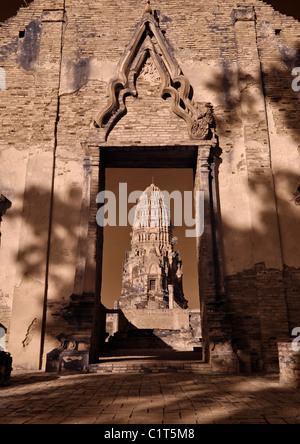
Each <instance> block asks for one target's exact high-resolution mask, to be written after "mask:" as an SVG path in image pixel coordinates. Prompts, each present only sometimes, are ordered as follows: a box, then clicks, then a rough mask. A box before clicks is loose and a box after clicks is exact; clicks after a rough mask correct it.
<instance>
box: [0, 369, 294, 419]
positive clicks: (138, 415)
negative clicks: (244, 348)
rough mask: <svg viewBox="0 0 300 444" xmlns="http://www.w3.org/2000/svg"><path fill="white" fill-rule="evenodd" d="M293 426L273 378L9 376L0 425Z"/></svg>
mask: <svg viewBox="0 0 300 444" xmlns="http://www.w3.org/2000/svg"><path fill="white" fill-rule="evenodd" d="M212 423H215V424H224V423H225V424H226V423H228V424H230V423H232V424H239V423H243V424H245V423H251V424H253V423H257V424H287V423H288V424H300V390H294V389H293V390H289V389H286V388H283V387H281V386H280V385H279V383H278V376H277V375H268V376H266V375H263V376H253V375H250V376H236V375H229V376H228V375H226V376H220V375H217V376H216V375H195V374H188V373H185V374H179V373H170V374H149V375H148V374H146V375H145V374H144V375H130V374H127V375H126V374H123V375H121V374H119V375H111V374H110V375H103V374H86V375H56V374H45V373H32V374H29V373H26V374H14V375H13V376H12V385H11V386H10V387H6V388H2V389H0V424H212Z"/></svg>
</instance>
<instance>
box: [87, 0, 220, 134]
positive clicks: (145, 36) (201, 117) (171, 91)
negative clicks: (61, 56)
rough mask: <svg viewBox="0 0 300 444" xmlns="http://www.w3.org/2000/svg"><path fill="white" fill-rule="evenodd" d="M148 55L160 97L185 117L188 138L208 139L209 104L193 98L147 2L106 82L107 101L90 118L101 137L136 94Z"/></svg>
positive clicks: (211, 123) (210, 127)
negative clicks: (114, 74) (99, 110)
mask: <svg viewBox="0 0 300 444" xmlns="http://www.w3.org/2000/svg"><path fill="white" fill-rule="evenodd" d="M148 57H151V58H152V59H153V62H154V64H155V66H156V68H157V70H158V72H159V75H160V79H161V85H160V93H161V97H162V98H163V99H166V98H168V97H170V98H171V109H172V111H173V112H174V113H175V114H176V115H177V116H179V117H180V118H182V119H184V120H185V122H186V124H187V129H188V132H189V136H190V138H191V139H192V140H207V139H211V138H212V136H213V134H214V128H215V119H214V113H213V107H212V105H211V104H205V105H204V104H200V103H197V102H195V101H194V100H193V98H192V96H193V92H192V88H191V85H190V82H189V80H188V78H187V77H186V76H184V75H183V73H182V70H181V68H180V66H179V64H178V63H177V61H176V60H175V58H174V56H173V54H172V50H171V48H170V46H169V44H168V42H167V40H166V39H165V37H164V35H163V33H162V31H161V29H160V28H159V23H158V21H157V18H156V15H155V14H152V9H151V6H150V2H149V3H148V5H147V8H146V11H145V13H144V15H143V18H142V19H141V21H140V23H139V25H138V27H137V29H136V31H135V33H134V35H133V37H132V39H131V41H130V43H129V45H128V46H127V47H126V50H125V52H124V54H123V56H122V58H121V60H120V62H119V64H118V69H117V76H116V77H115V78H113V79H112V80H111V81H110V82H109V88H108V95H109V101H108V104H107V106H106V107H105V108H104V109H103V110H102V111H101V112H100V114H99V115H98V117H97V118H96V119H95V121H94V126H95V127H96V128H98V129H99V132H102V137H103V138H104V139H105V140H107V137H108V135H109V133H110V132H111V130H112V129H113V128H114V126H115V125H116V123H117V122H118V121H119V119H121V118H122V117H123V116H124V115H125V114H126V112H127V108H126V98H127V97H128V96H132V97H137V91H136V87H135V81H136V78H137V77H138V75H139V73H140V70H141V68H142V66H143V64H144V63H145V61H146V59H147V58H148Z"/></svg>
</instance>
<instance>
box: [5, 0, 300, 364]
mask: <svg viewBox="0 0 300 444" xmlns="http://www.w3.org/2000/svg"><path fill="white" fill-rule="evenodd" d="M145 4H146V2H141V1H137V0H120V1H118V2H115V1H114V0H105V1H104V0H35V1H34V2H33V3H32V4H31V5H30V6H29V7H27V8H23V9H21V10H20V11H19V12H18V14H17V16H16V17H14V18H12V19H10V20H9V21H7V22H6V23H3V24H2V26H1V27H0V67H2V68H4V70H5V74H6V90H5V91H0V111H1V127H0V162H1V163H0V165H1V172H0V193H2V194H3V195H4V196H5V197H6V198H7V199H9V200H10V201H11V202H12V208H10V209H9V210H8V211H7V213H6V214H5V216H4V217H3V222H2V225H1V232H2V239H1V247H0V263H1V269H0V324H2V325H3V326H4V327H5V328H6V329H7V330H8V333H9V335H8V339H9V341H8V347H7V348H8V351H10V352H11V353H12V355H13V358H14V363H15V366H16V367H18V366H19V367H23V368H32V369H36V368H39V366H40V365H42V364H44V363H45V357H46V354H47V353H49V352H50V351H51V350H52V349H55V348H56V347H57V346H58V341H57V339H56V338H57V336H59V335H61V334H64V335H76V334H77V335H83V336H85V337H91V336H93V340H92V342H93V344H94V346H93V347H96V349H97V347H98V348H99V344H98V342H99V341H98V339H95V336H97V335H98V334H100V333H101V329H102V330H103V326H100V327H99V322H100V323H101V319H103V316H102V314H103V311H102V310H101V304H100V296H99V295H98V294H97V291H98V290H97V289H99V288H100V287H101V277H99V276H100V274H101V273H100V271H99V270H101V263H102V249H101V243H102V232H101V230H99V229H97V225H96V221H95V215H96V211H97V206H96V200H95V199H96V195H97V193H98V191H99V190H100V189H102V188H103V187H104V186H105V174H104V168H105V165H104V163H105V162H104V161H103V154H102V153H103V152H104V151H103V150H102V148H108V147H123V146H127V147H134V148H135V149H136V148H139V147H151V146H153V145H155V146H156V147H161V148H162V149H163V148H164V147H170V148H172V147H178V146H179V147H187V148H188V149H198V146H202V145H201V143H202V144H203V143H204V142H203V141H202V142H201V143H200V144H199V141H195V140H191V139H190V137H189V133H188V131H187V125H186V122H185V121H184V120H183V119H180V118H179V117H178V115H176V114H175V113H174V112H173V110H172V107H171V104H170V98H169V99H167V100H163V98H162V97H161V94H160V83H161V79H160V75H159V73H158V71H157V68H156V67H155V64H154V63H153V60H152V59H151V58H149V59H148V60H147V61H146V63H145V64H144V66H143V68H142V69H141V72H140V74H139V76H138V78H137V81H136V89H137V92H138V96H137V97H132V96H129V97H127V98H126V107H127V114H126V115H125V116H124V117H122V118H121V119H120V120H119V121H118V122H117V123H116V125H115V126H114V127H113V128H112V130H111V132H110V133H109V135H108V137H107V138H106V139H105V138H104V139H103V138H102V136H101V137H100V136H99V134H100V129H97V128H95V126H94V121H95V119H97V116H98V115H99V113H100V112H101V111H102V110H103V109H104V108H105V107H106V106H107V103H108V98H109V97H108V85H109V82H110V80H111V79H112V78H114V77H115V76H116V72H117V65H118V62H119V61H120V59H121V57H122V54H123V53H124V50H125V48H126V46H127V45H128V44H129V42H130V40H131V38H132V36H133V35H134V33H135V31H136V30H137V28H138V24H139V23H140V20H141V18H142V17H143V14H144V10H145ZM152 9H153V11H154V10H156V16H157V19H158V22H159V27H160V30H161V31H162V32H163V35H164V37H165V39H166V41H167V44H168V48H169V51H170V54H171V55H172V57H174V59H176V60H177V62H178V64H179V65H180V67H181V69H182V72H183V74H184V76H185V77H186V78H187V79H188V80H189V82H190V83H191V85H192V87H193V94H194V97H193V99H194V100H195V101H196V102H200V103H201V104H203V105H204V104H206V103H211V104H212V105H213V108H214V115H215V120H216V135H217V139H214V146H215V145H216V140H217V150H218V151H219V152H220V156H219V159H218V162H217V164H218V168H217V169H216V171H215V173H214V177H215V179H217V185H218V186H217V192H216V196H215V197H217V202H218V205H215V207H214V208H215V209H217V213H218V216H219V218H220V227H219V228H220V230H219V231H218V234H217V235H216V233H214V230H216V226H215V225H214V224H213V228H212V232H213V236H215V237H214V255H213V256H209V254H208V253H207V249H206V247H207V242H208V243H209V242H210V240H211V239H210V237H209V236H208V238H206V237H205V236H204V238H203V242H202V247H201V246H200V247H199V252H202V253H203V254H207V256H206V262H205V264H206V265H207V267H210V266H211V267H213V265H212V264H213V262H215V266H216V263H218V267H219V268H218V267H217V269H218V273H217V272H216V270H215V271H214V272H213V271H212V272H211V273H210V274H209V273H208V271H207V270H206V271H205V264H204V263H202V265H201V264H200V266H199V270H200V272H204V273H206V272H207V273H208V274H209V276H207V278H203V279H202V276H201V273H200V276H199V281H200V288H201V285H204V284H203V282H204V283H205V285H206V287H205V288H204V289H202V295H205V296H204V297H205V300H203V298H202V300H201V307H202V309H203V314H204V324H205V325H203V331H204V334H205V335H206V338H207V348H208V349H210V345H212V344H213V339H214V338H215V337H216V336H217V337H218V338H220V337H221V336H222V335H223V336H222V338H223V339H224V334H225V335H227V339H228V341H229V342H230V343H231V344H232V347H233V351H234V352H235V353H236V354H237V355H238V356H240V360H241V365H242V367H243V366H244V367H246V366H248V367H249V365H250V366H251V367H252V369H253V370H255V369H259V368H264V369H266V370H267V369H272V368H274V367H276V366H277V365H278V356H277V342H284V341H285V340H286V339H287V338H289V336H290V333H291V331H292V329H293V328H295V327H298V326H300V294H299V291H300V290H299V289H300V282H299V280H300V255H299V248H298V243H299V242H298V238H299V211H300V207H299V205H296V202H295V193H297V188H298V187H299V185H300V173H299V146H300V126H299V119H300V101H299V97H300V96H299V92H296V91H293V89H292V86H291V85H292V81H293V79H294V77H293V76H292V70H293V68H294V67H296V66H300V48H299V38H300V24H299V23H298V22H297V21H296V20H294V19H293V18H291V17H286V16H284V15H282V14H280V13H278V12H276V11H274V9H273V8H272V7H271V6H269V5H268V4H267V3H265V2H262V1H258V0H240V1H230V0H228V1H225V0H223V1H222V0H214V1H212V2H211V3H208V2H207V1H204V0H197V1H194V0H185V1H184V2H180V1H179V0H169V1H168V0H162V1H160V2H159V3H158V4H156V3H155V0H153V1H152ZM24 31H25V33H24ZM155 45H156V46H157V47H158V46H159V45H158V44H157V42H156V43H155ZM154 135H155V137H154ZM206 142H207V146H206V145H205V143H206ZM205 143H204V145H205V146H204V145H203V146H202V148H203V147H204V148H203V150H204V151H205V150H207V149H208V148H207V147H209V146H210V145H212V142H211V141H210V140H207V141H205ZM99 147H100V148H101V149H100V154H99ZM202 148H201V149H202ZM204 151H203V152H204ZM175 156H176V154H175ZM196 158H197V156H196ZM203 159H204V157H203V158H198V164H197V165H198V166H197V168H198V170H199V168H200V169H201V171H202V174H203V171H204V169H205V159H204V160H203ZM206 160H207V159H206ZM201 162H202V163H201ZM200 164H201V165H200ZM203 165H204V166H203ZM197 168H196V165H195V170H197ZM198 170H197V171H198ZM206 170H207V171H208V166H207V164H206ZM179 171H180V170H179ZM197 171H196V172H197ZM99 176H100V179H99ZM197 177H198V176H197V174H196V176H195V181H196V182H197V180H198V179H197ZM208 183H209V182H208V181H207V187H208ZM205 184H206V182H205V180H204V179H203V180H202V182H201V181H200V179H199V180H198V182H197V183H196V184H195V187H196V188H197V187H199V188H201V186H202V187H206V185H205ZM207 190H208V188H205V191H207ZM208 219H209V218H208ZM208 219H207V220H208ZM200 244H201V240H200V241H199V245H200ZM97 245H98V248H97ZM201 248H202V250H201ZM209 264H210V265H209ZM201 267H202V268H201ZM207 267H206V268H207ZM201 270H202V271H201ZM203 270H204V271H203ZM96 275H97V276H98V279H96ZM223 276H224V279H223ZM214 279H215V280H214ZM95 282H96V290H95ZM201 282H202V283H201ZM222 287H224V288H225V291H221V289H222ZM95 293H96V301H97V304H96V306H97V307H98V308H99V309H98V310H95V312H94V313H93V306H94V298H95ZM71 296H72V298H71ZM93 317H94V328H93ZM212 330H213V331H212ZM216 331H217V333H216ZM224 332H225V333H224ZM97 341H98V342H97ZM224 341H225V339H224ZM100 342H101V341H100ZM95 344H96V345H95ZM225 348H226V347H223V348H222V347H221V348H220V352H218V348H216V349H214V350H215V352H214V354H212V356H215V357H216V359H221V363H222V353H223V352H224V350H225ZM222 350H223V351H222ZM226 350H227V349H226ZM96 352H97V350H96ZM208 353H209V350H208ZM218 353H219V355H218ZM226 353H227V352H224V356H225V355H226ZM207 356H208V357H209V354H208V355H207ZM241 356H242V358H241ZM224 359H225V358H224Z"/></svg>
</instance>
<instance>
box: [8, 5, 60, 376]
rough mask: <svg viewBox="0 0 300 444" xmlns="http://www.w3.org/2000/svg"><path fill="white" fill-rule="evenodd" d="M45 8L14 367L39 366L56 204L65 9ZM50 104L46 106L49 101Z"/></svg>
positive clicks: (13, 338)
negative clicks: (54, 182)
mask: <svg viewBox="0 0 300 444" xmlns="http://www.w3.org/2000/svg"><path fill="white" fill-rule="evenodd" d="M61 7H62V9H56V10H53V11H52V10H50V9H49V10H45V11H44V13H43V15H42V17H41V42H40V48H39V49H40V50H39V59H38V65H37V72H36V92H35V97H33V99H32V100H33V110H34V113H35V115H34V117H32V122H33V123H32V125H33V127H32V139H31V142H30V147H29V160H28V164H27V175H26V185H25V192H24V206H23V214H22V226H21V231H20V241H19V253H18V265H17V280H16V285H15V290H14V296H13V307H12V324H11V335H10V338H9V345H8V349H9V351H10V352H11V354H12V357H13V360H14V367H15V368H18V367H19V368H24V369H31V370H38V369H39V368H40V367H41V358H42V351H43V345H44V328H45V320H46V318H45V316H46V301H47V292H48V270H49V251H50V235H51V218H52V205H53V181H54V169H55V154H56V145H57V140H56V133H57V124H58V115H59V87H60V73H61V56H62V38H63V29H64V19H65V14H64V9H63V1H61ZM46 104H47V106H46Z"/></svg>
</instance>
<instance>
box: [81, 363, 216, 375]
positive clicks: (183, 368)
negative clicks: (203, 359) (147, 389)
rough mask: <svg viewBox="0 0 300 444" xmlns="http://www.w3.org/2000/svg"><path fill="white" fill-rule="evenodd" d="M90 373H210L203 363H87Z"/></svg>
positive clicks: (207, 365)
mask: <svg viewBox="0 0 300 444" xmlns="http://www.w3.org/2000/svg"><path fill="white" fill-rule="evenodd" d="M89 372H90V373H137V374H139V373H176V372H178V373H196V374H211V365H210V364H205V363H182V362H178V363H177V362H166V363H163V362H159V363H148V362H144V363H135V364H133V363H124V362H122V363H121V362H120V363H107V362H106V363H99V364H90V365H89Z"/></svg>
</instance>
